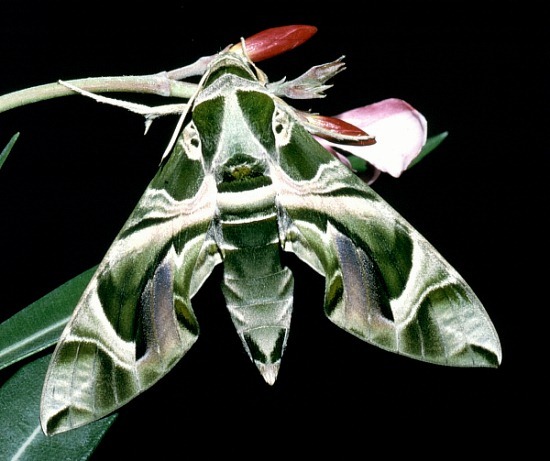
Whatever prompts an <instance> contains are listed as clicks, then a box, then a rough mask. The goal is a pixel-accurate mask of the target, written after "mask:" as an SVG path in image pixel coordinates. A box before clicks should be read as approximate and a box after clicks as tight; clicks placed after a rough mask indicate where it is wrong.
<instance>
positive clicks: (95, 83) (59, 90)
mask: <svg viewBox="0 0 550 461" xmlns="http://www.w3.org/2000/svg"><path fill="white" fill-rule="evenodd" d="M68 82H69V83H71V84H73V85H74V86H77V87H79V88H81V89H83V90H86V91H90V92H92V93H104V92H130V93H149V94H157V95H159V96H167V97H168V96H169V97H178V98H185V99H188V98H190V97H191V96H192V95H193V94H194V93H195V91H196V89H197V85H196V84H194V83H187V82H180V81H176V80H173V79H172V78H169V77H168V75H167V73H166V72H160V73H158V74H152V75H143V76H124V77H96V78H83V79H77V80H68ZM74 94H76V93H75V92H74V91H72V90H70V89H69V88H67V87H66V86H64V85H61V84H60V83H57V82H56V83H48V84H45V85H39V86H34V87H31V88H27V89H25V90H20V91H14V92H13V93H8V94H5V95H3V96H0V113H1V112H5V111H7V110H10V109H14V108H16V107H20V106H24V105H26V104H31V103H34V102H38V101H45V100H47V99H52V98H57V97H60V96H69V95H74Z"/></svg>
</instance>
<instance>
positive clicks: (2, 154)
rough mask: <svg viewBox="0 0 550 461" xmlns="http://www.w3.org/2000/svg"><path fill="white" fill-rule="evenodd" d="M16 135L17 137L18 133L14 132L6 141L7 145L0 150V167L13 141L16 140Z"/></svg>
mask: <svg viewBox="0 0 550 461" xmlns="http://www.w3.org/2000/svg"><path fill="white" fill-rule="evenodd" d="M18 137H19V133H15V134H14V135H13V136H12V137H11V139H10V142H8V145H7V146H6V147H4V149H3V150H2V152H0V168H2V165H3V164H4V162H5V161H6V159H7V158H8V154H9V153H10V150H11V148H12V147H13V145H14V144H15V141H17V138H18Z"/></svg>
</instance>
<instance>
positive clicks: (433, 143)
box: [409, 131, 449, 168]
mask: <svg viewBox="0 0 550 461" xmlns="http://www.w3.org/2000/svg"><path fill="white" fill-rule="evenodd" d="M448 134H449V132H448V131H444V132H442V133H439V134H437V135H435V136H431V137H430V138H428V139H427V140H426V144H424V147H423V148H422V150H421V151H420V154H418V156H417V157H416V158H415V159H414V160H413V161H412V162H411V163H410V165H409V168H411V167H412V166H414V165H416V164H417V163H418V162H420V160H422V159H423V158H424V157H426V155H428V154H429V153H430V152H431V151H433V150H434V149H435V148H436V147H437V146H439V145H440V144H441V143H442V142H443V140H444V139H445V138H446V137H447V136H448Z"/></svg>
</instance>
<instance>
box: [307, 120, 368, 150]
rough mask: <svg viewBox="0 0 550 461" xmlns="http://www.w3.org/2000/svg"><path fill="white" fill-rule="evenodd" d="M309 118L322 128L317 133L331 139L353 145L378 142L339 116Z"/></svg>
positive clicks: (366, 144)
mask: <svg viewBox="0 0 550 461" xmlns="http://www.w3.org/2000/svg"><path fill="white" fill-rule="evenodd" d="M307 119H308V120H309V122H310V123H313V124H314V125H315V126H317V127H319V128H320V130H322V131H320V132H318V133H315V134H316V135H317V136H320V137H322V138H324V139H327V140H329V141H333V142H338V143H341V144H345V145H353V146H370V145H372V144H374V143H375V142H376V140H375V139H374V137H372V136H369V135H368V133H365V132H364V131H363V130H362V129H361V128H359V127H357V126H355V125H352V124H351V123H348V122H345V121H344V120H341V119H339V118H335V117H327V116H325V115H309V116H307ZM354 138H356V139H354Z"/></svg>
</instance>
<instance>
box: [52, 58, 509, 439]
mask: <svg viewBox="0 0 550 461" xmlns="http://www.w3.org/2000/svg"><path fill="white" fill-rule="evenodd" d="M259 75H260V77H261V76H262V75H263V74H258V73H257V70H256V68H255V66H254V65H252V64H251V63H250V62H249V61H248V60H247V59H246V57H244V56H243V55H242V54H239V53H234V52H231V51H225V52H222V53H220V54H219V55H218V56H217V57H216V58H215V59H214V60H213V61H212V62H211V64H210V66H209V68H208V70H207V71H206V73H205V74H204V76H203V78H202V80H201V84H200V89H199V91H198V92H197V94H196V95H195V97H194V98H193V100H192V107H190V109H189V111H188V112H187V114H186V116H185V120H184V123H183V128H182V130H181V133H180V134H179V137H178V138H177V141H176V143H175V144H174V146H173V149H172V151H171V154H170V155H169V156H168V157H167V158H165V159H164V160H163V162H162V164H161V166H160V168H159V171H158V172H157V174H156V175H155V177H154V178H153V180H152V181H151V183H150V184H149V186H148V187H147V189H146V190H145V193H144V194H143V196H142V198H141V199H140V201H139V202H138V204H137V206H136V208H135V210H134V211H133V213H132V214H131V215H130V217H129V219H128V221H127V222H126V224H125V225H124V227H123V228H122V230H121V231H120V233H119V234H118V236H117V237H116V239H115V241H114V242H113V244H112V246H111V247H110V248H109V250H108V252H107V254H106V256H105V258H104V259H103V261H102V262H101V264H100V266H99V268H98V270H97V272H96V274H95V275H94V277H93V279H92V280H91V282H90V284H89V285H88V287H87V288H86V290H85V292H84V294H83V296H82V298H81V300H80V301H79V303H78V305H77V307H76V309H75V312H74V314H73V317H72V318H71V320H70V321H69V323H68V325H67V327H66V329H65V331H64V332H63V334H62V336H61V338H60V340H59V342H58V344H57V347H56V349H55V351H54V355H53V358H52V361H51V365H50V367H49V370H48V373H47V376H46V381H45V384H44V389H43V394H42V403H41V422H42V427H43V430H44V431H45V432H46V433H48V434H54V433H57V432H62V431H65V430H68V429H71V428H75V427H78V426H81V425H83V424H87V423H89V422H91V421H94V420H96V419H98V418H101V417H103V416H105V415H107V414H109V413H111V412H112V411H114V410H116V409H117V408H119V407H120V406H122V405H124V404H125V403H127V402H128V401H129V400H131V399H132V398H134V397H135V396H136V395H138V394H139V393H141V392H142V391H144V390H145V389H147V388H148V387H150V386H151V385H153V384H154V383H155V382H156V381H157V380H158V379H160V378H161V377H162V376H164V375H165V374H166V373H167V372H168V371H169V370H170V369H171V368H172V367H173V366H174V365H175V364H176V363H177V361H178V360H179V359H180V358H181V357H182V356H183V355H184V354H185V353H186V352H187V351H188V350H189V348H190V347H191V346H192V345H193V344H194V342H195V341H196V339H197V336H198V333H199V326H198V324H197V319H196V317H195V314H194V312H193V309H192V307H191V299H192V298H193V296H194V295H195V293H196V292H197V291H198V290H199V288H200V287H201V285H202V284H203V283H204V281H205V280H206V279H207V278H208V276H209V275H210V274H211V272H212V270H213V268H214V267H215V266H216V265H217V264H220V263H223V282H222V290H223V293H224V296H225V299H226V302H227V307H228V310H229V313H230V315H231V318H232V320H233V323H234V325H235V328H236V331H237V333H238V335H239V336H240V338H241V340H242V343H243V345H244V348H245V350H246V352H247V353H248V355H249V357H250V359H251V360H252V361H253V362H254V363H255V364H256V366H257V367H258V369H259V371H260V372H261V374H262V376H263V377H264V379H265V380H266V381H267V382H268V383H269V384H273V382H274V381H275V379H276V377H277V372H278V370H279V366H280V362H281V357H282V355H283V351H284V349H285V345H286V341H287V338H288V332H289V327H290V319H291V314H292V301H293V276H292V273H291V271H290V270H289V268H288V267H285V266H284V265H283V264H282V263H281V259H280V252H281V251H285V252H293V253H295V254H296V255H297V256H298V257H299V258H300V259H301V260H302V261H304V262H305V263H307V264H308V265H309V266H311V267H312V268H313V269H315V270H316V271H317V272H319V273H320V274H322V275H323V276H324V277H325V278H326V288H325V298H324V309H325V312H326V315H327V316H328V318H329V319H330V320H332V321H333V322H334V323H335V324H336V325H338V326H340V327H341V328H343V329H344V330H346V331H348V332H350V333H351V334H353V335H355V336H357V337H359V338H361V339H363V340H365V341H367V342H369V343H371V344H374V345H377V346H379V347H381V348H384V349H387V350H389V351H392V352H396V353H399V354H403V355H406V356H409V357H413V358H416V359H420V360H424V361H428V362H433V363H437V364H445V365H453V366H497V365H498V363H499V362H500V345H499V340H498V336H497V334H496V332H495V330H494V328H493V325H492V323H491V321H490V319H489V318H488V316H487V314H486V312H485V310H484V308H483V306H482V305H481V303H480V302H479V300H478V298H477V297H476V295H475V294H474V293H473V291H472V290H471V288H470V287H469V286H468V285H467V284H466V282H465V281H464V280H463V279H462V277H461V276H460V275H459V274H458V273H457V272H456V271H455V270H454V269H453V268H452V267H451V266H450V265H449V264H448V263H447V262H446V261H445V260H444V259H443V258H442V256H441V255H440V254H439V253H438V252H437V251H436V250H435V249H434V248H433V247H432V246H431V245H430V244H429V243H428V242H427V241H426V240H425V239H424V238H423V237H422V236H421V235H420V234H419V233H418V232H417V231H416V230H415V229H413V228H412V227H411V226H410V225H409V223H408V222H406V221H405V220H404V219H403V218H402V217H401V216H400V215H399V214H397V213H396V212H395V211H394V210H393V209H392V208H391V207H390V206H389V205H388V204H387V203H386V202H384V201H383V200H382V199H381V198H380V197H379V196H378V195H377V194H376V193H375V192H374V191H373V190H372V189H371V188H370V187H368V186H367V185H366V184H365V183H364V182H362V181H361V180H360V179H359V178H357V177H356V176H355V175H354V174H353V173H352V172H351V171H350V170H349V169H348V168H347V167H346V166H344V165H343V164H341V163H340V162H339V161H338V160H337V159H336V158H335V157H333V156H332V155H331V154H330V153H329V152H328V151H327V150H325V149H324V148H323V147H322V146H321V145H320V144H319V143H318V142H317V141H316V140H315V139H314V138H313V137H312V136H311V134H310V133H309V132H308V131H307V130H306V129H305V127H304V126H303V125H302V124H301V122H300V121H299V118H298V117H297V116H296V114H295V112H294V110H293V109H292V108H291V107H290V106H289V105H287V104H286V103H285V102H283V101H282V100H281V99H279V98H278V97H276V96H274V95H273V94H271V93H270V91H269V90H268V87H267V86H266V85H265V82H264V81H263V78H259Z"/></svg>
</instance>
